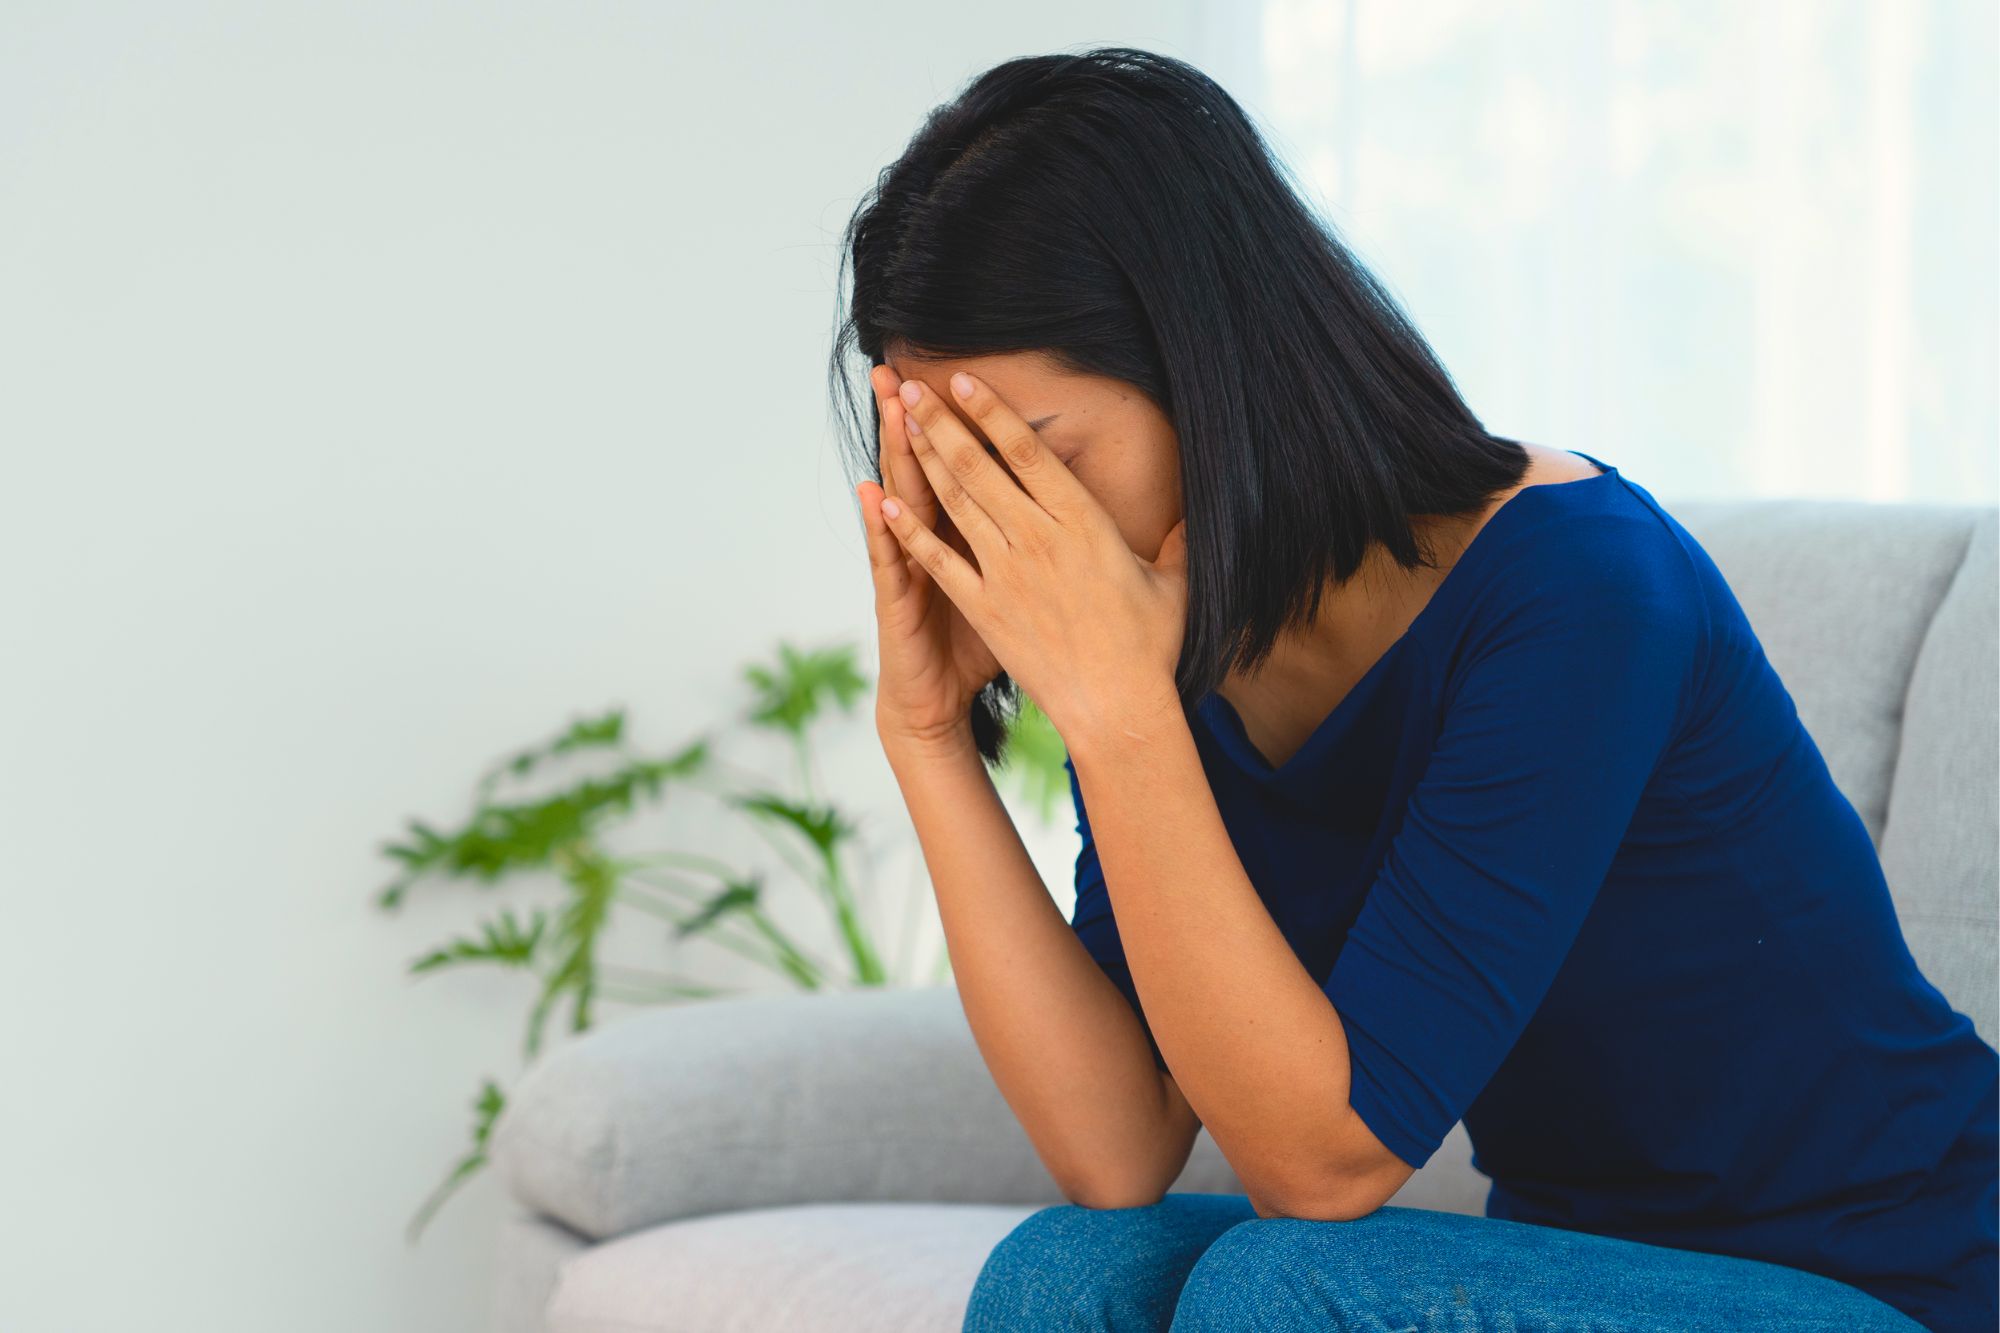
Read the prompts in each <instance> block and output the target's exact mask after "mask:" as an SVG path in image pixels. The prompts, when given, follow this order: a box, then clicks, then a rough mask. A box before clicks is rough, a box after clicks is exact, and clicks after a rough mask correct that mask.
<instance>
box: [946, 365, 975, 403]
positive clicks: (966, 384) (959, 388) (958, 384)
mask: <svg viewBox="0 0 2000 1333" xmlns="http://www.w3.org/2000/svg"><path fill="white" fill-rule="evenodd" d="M951 391H952V392H953V393H955V394H957V395H958V396H959V397H960V398H970V397H972V376H970V375H968V374H966V373H965V372H964V371H962V370H961V371H959V372H958V373H957V374H956V375H953V376H952V377H951Z"/></svg>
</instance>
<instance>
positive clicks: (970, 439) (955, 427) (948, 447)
mask: <svg viewBox="0 0 2000 1333" xmlns="http://www.w3.org/2000/svg"><path fill="white" fill-rule="evenodd" d="M901 393H902V399H903V402H904V403H905V404H906V405H908V407H909V413H908V416H907V418H906V420H907V422H908V424H909V431H910V444H911V447H912V448H913V449H914V450H915V452H916V456H917V461H918V462H919V463H921V464H922V465H923V468H924V473H925V475H926V476H928V477H929V478H930V482H931V489H932V490H933V491H935V492H936V493H937V497H938V502H939V503H940V504H942V505H943V506H944V510H945V512H946V513H947V514H950V515H951V518H952V522H954V523H955V524H957V525H958V530H959V531H960V532H962V533H964V534H965V539H966V540H967V541H969V542H971V543H972V549H973V550H974V551H976V552H978V553H979V557H980V563H981V564H984V563H985V562H986V559H987V554H988V552H989V551H990V552H993V553H996V554H997V553H999V552H1001V551H1003V550H1005V549H1006V548H1007V546H1009V545H1010V544H1011V543H1010V541H1009V536H1008V534H1009V533H1010V532H1024V531H1025V530H1026V529H1027V527H1028V525H1029V524H1030V522H1032V519H1031V518H1030V516H1029V514H1028V512H1027V511H1028V510H1029V509H1032V508H1034V507H1035V504H1034V501H1033V500H1031V499H1029V498H1028V496H1027V495H1025V494H1023V493H1022V491H1021V488H1020V487H1019V486H1016V485H1015V484H1014V479H1013V478H1012V477H1010V476H1008V475H1007V473H1006V470H1005V469H1004V468H1002V467H1001V466H1000V465H999V464H998V463H996V462H994V461H993V460H992V459H991V458H989V457H987V454H986V444H985V442H984V441H983V440H981V439H979V438H978V437H977V436H975V435H974V434H973V433H972V431H971V430H970V429H969V428H968V427H967V426H966V424H965V423H964V422H962V421H960V420H959V419H958V417H957V415H956V414H955V413H953V412H952V410H951V407H950V405H949V404H947V403H946V402H945V401H944V400H943V399H942V398H939V397H938V396H937V395H936V394H935V393H933V392H931V389H930V386H929V385H927V384H925V383H924V382H923V381H922V380H905V381H903V387H902V390H901Z"/></svg>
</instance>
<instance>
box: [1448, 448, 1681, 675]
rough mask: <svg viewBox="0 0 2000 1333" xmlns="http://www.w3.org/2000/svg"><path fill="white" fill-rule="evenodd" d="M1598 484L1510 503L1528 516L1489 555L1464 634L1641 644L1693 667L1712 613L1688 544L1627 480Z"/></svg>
mask: <svg viewBox="0 0 2000 1333" xmlns="http://www.w3.org/2000/svg"><path fill="white" fill-rule="evenodd" d="M1596 480H1598V479H1593V481H1592V482H1589V483H1586V484H1585V485H1584V486H1582V487H1581V488H1575V487H1574V483H1562V484H1558V485H1554V486H1549V487H1530V488H1529V489H1528V490H1526V491H1523V492H1521V493H1520V494H1519V495H1516V496H1515V497H1514V498H1513V499H1512V500H1511V501H1509V503H1510V504H1521V503H1522V502H1524V501H1525V502H1527V504H1528V508H1527V509H1526V510H1524V511H1523V512H1521V513H1520V514H1518V515H1517V516H1516V517H1517V518H1518V519H1519V521H1518V522H1516V523H1514V524H1513V525H1512V526H1511V527H1509V528H1508V529H1507V530H1506V532H1505V534H1504V536H1505V540H1504V541H1503V542H1501V543H1500V544H1499V545H1498V546H1497V548H1496V549H1495V550H1494V551H1493V552H1492V555H1493V557H1494V558H1493V559H1492V561H1491V562H1490V564H1489V567H1488V569H1487V571H1486V574H1487V577H1486V578H1485V580H1484V581H1483V584H1482V586H1481V588H1480V595H1479V597H1478V598H1477V599H1476V602H1477V605H1476V607H1475V608H1474V614H1473V617H1472V622H1473V623H1472V624H1470V625H1468V630H1469V631H1471V633H1472V635H1473V637H1474V638H1475V639H1478V638H1482V637H1483V638H1489V639H1491V638H1496V637H1497V638H1501V639H1507V638H1512V637H1514V636H1515V634H1516V633H1517V632H1518V631H1520V630H1522V629H1529V630H1534V631H1538V632H1542V633H1546V634H1549V635H1552V636H1559V637H1561V638H1564V639H1574V640H1576V641H1578V642H1582V643H1589V642H1591V641H1593V640H1625V641H1637V642H1640V643H1642V644H1644V645H1645V646H1646V647H1648V648H1649V649H1651V650H1653V651H1658V652H1666V653H1671V654H1673V655H1675V656H1678V657H1683V658H1685V659H1687V660H1690V661H1691V660H1693V659H1694V658H1695V657H1697V656H1698V655H1699V654H1700V653H1701V652H1702V650H1703V645H1704V643H1705V641H1706V636H1707V628H1706V627H1707V623H1708V607H1707V601H1706V590H1705V588H1704V586H1703V583H1702V580H1701V578H1700V575H1699V572H1698V570H1697V567H1696V564H1695V561H1694V560H1693V559H1692V557H1691V555H1690V552H1689V551H1688V549H1687V547H1686V545H1685V544H1684V541H1685V540H1686V538H1685V534H1684V533H1683V532H1682V530H1681V529H1680V527H1679V525H1678V524H1677V523H1675V522H1674V521H1673V520H1672V519H1671V518H1670V517H1669V516H1668V515H1667V514H1666V513H1665V512H1664V511H1663V510H1661V509H1660V508H1659V507H1658V505H1657V504H1656V503H1655V502H1654V501H1653V500H1652V497H1651V496H1649V495H1646V494H1644V493H1643V492H1642V491H1641V490H1639V489H1637V488H1635V487H1633V486H1631V485H1630V484H1629V483H1628V482H1627V481H1626V480H1625V479H1624V478H1623V477H1621V476H1616V475H1614V476H1612V477H1610V478H1607V479H1601V480H1604V481H1605V484H1604V485H1603V486H1598V485H1596ZM1538 491H1540V492H1543V493H1541V494H1537V492H1538ZM1564 492H1569V493H1568V494H1565V493H1564Z"/></svg>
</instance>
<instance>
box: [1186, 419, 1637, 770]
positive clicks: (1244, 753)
mask: <svg viewBox="0 0 2000 1333" xmlns="http://www.w3.org/2000/svg"><path fill="white" fill-rule="evenodd" d="M1568 452H1569V453H1573V454H1575V455H1576V456H1577V457H1578V458H1581V459H1584V460H1586V461H1588V462H1590V463H1592V464H1595V465H1596V466H1597V467H1598V468H1600V469H1602V471H1600V472H1598V474H1597V475H1596V476H1593V477H1572V478H1571V479H1570V480H1568V481H1549V482H1538V483H1537V484H1535V485H1533V486H1524V487H1522V488H1521V489H1520V490H1518V491H1516V492H1514V494H1512V495H1510V496H1508V497H1507V499H1506V500H1505V501H1504V502H1503V503H1502V504H1501V506H1500V507H1499V508H1498V509H1496V510H1494V511H1493V512H1492V514H1490V515H1489V516H1488V517H1487V519H1486V522H1484V523H1482V524H1481V525H1480V527H1479V531H1477V532H1475V533H1473V534H1472V540H1471V541H1469V542H1467V543H1466V544H1465V549H1464V550H1462V551H1460V552H1459V553H1458V559H1457V560H1455V561H1453V562H1452V566H1451V569H1450V570H1449V571H1447V572H1446V574H1445V576H1444V578H1443V579H1441V580H1439V582H1438V586H1437V587H1435V588H1433V589H1432V590H1431V595H1430V597H1429V599H1428V600H1426V601H1425V602H1424V604H1423V605H1422V606H1421V607H1419V608H1418V609H1417V614H1416V616H1415V617H1414V618H1412V619H1411V621H1410V623H1409V624H1408V625H1406V626H1404V628H1403V632H1402V633H1401V634H1399V635H1397V636H1396V638H1395V641H1394V642H1392V643H1391V644H1390V645H1389V646H1388V647H1387V648H1385V649H1383V651H1382V655H1381V656H1379V657H1377V658H1376V659H1375V660H1374V662H1372V663H1371V664H1370V665H1369V667H1368V670H1366V671H1364V672H1362V673H1361V679H1359V680H1357V681H1355V682H1354V685H1353V687H1352V688H1350V689H1349V690H1348V691H1347V693H1346V694H1344V695H1342V696H1341V697H1340V702H1338V703H1336V704H1335V705H1334V706H1333V710H1332V711H1331V712H1329V713H1328V714H1327V715H1326V716H1325V717H1324V718H1322V719H1320V721H1319V724H1318V725H1317V726H1315V727H1314V728H1313V729H1312V731H1311V733H1310V734H1308V735H1307V736H1306V738H1305V740H1304V741H1303V742H1301V743H1300V745H1299V747H1298V749H1296V750H1294V751H1293V752H1292V754H1291V756H1290V757H1289V758H1287V759H1286V760H1285V762H1284V763H1282V764H1280V765H1278V766H1277V767H1276V768H1273V767H1271V764H1270V762H1269V761H1268V760H1266V759H1265V758H1264V756H1263V753H1262V752H1261V751H1259V750H1258V749H1257V747H1256V746H1255V745H1252V744H1251V743H1250V733H1249V731H1248V730H1247V729H1245V727H1244V725H1243V719H1242V717H1241V716H1240V715H1239V714H1238V713H1237V711H1236V706H1235V705H1234V704H1232V703H1230V702H1229V700H1228V699H1226V698H1224V697H1223V696H1222V694H1221V693H1220V692H1218V691H1214V690H1211V691H1210V692H1209V693H1208V695H1207V696H1206V697H1205V698H1203V699H1202V700H1201V702H1200V703H1199V704H1198V705H1197V707H1196V711H1197V712H1198V713H1200V714H1202V715H1204V716H1205V717H1206V719H1207V722H1208V729H1209V732H1210V734H1212V735H1213V736H1215V738H1216V739H1217V741H1218V742H1220V744H1221V745H1222V747H1223V749H1224V750H1225V751H1226V752H1227V753H1228V755H1229V757H1230V759H1231V760H1232V761H1234V763H1235V764H1236V767H1237V768H1239V769H1241V770H1242V771H1243V772H1244V773H1246V774H1248V775H1249V776H1251V777H1253V778H1255V779H1257V780H1258V781H1260V782H1266V783H1271V782H1282V781H1283V780H1284V779H1286V778H1287V777H1290V776H1292V775H1294V774H1297V773H1299V772H1301V771H1303V769H1304V767H1305V766H1306V765H1308V764H1310V762H1311V758H1312V755H1313V754H1314V752H1316V751H1317V750H1319V749H1321V748H1323V747H1324V746H1325V745H1326V744H1327V743H1328V740H1329V738H1330V737H1331V736H1333V735H1334V734H1335V732H1336V731H1338V730H1339V729H1340V728H1339V724H1340V723H1341V722H1342V721H1343V720H1344V719H1345V717H1346V716H1347V715H1348V714H1350V713H1351V712H1352V711H1353V708H1352V707H1351V706H1350V705H1353V702H1354V700H1356V699H1358V698H1360V697H1362V696H1364V695H1365V694H1366V693H1367V692H1368V691H1369V690H1370V689H1371V688H1372V687H1373V685H1374V684H1375V683H1376V681H1377V680H1378V679H1379V678H1380V677H1381V675H1382V674H1383V671H1384V670H1385V668H1386V667H1387V665H1388V663H1389V661H1390V659H1391V658H1393V657H1395V656H1397V654H1398V650H1400V649H1401V648H1402V647H1403V645H1404V644H1406V643H1408V642H1410V641H1411V640H1412V639H1413V638H1415V637H1416V634H1417V629H1418V627H1419V626H1421V625H1423V624H1424V623H1425V622H1426V621H1429V620H1433V619H1435V618H1436V615H1435V611H1436V608H1437V607H1438V604H1439V603H1440V602H1442V601H1443V600H1444V596H1445V593H1446V590H1447V589H1450V588H1451V587H1452V586H1453V585H1454V584H1459V583H1463V582H1465V580H1464V579H1462V578H1461V577H1460V575H1461V573H1462V572H1463V571H1464V569H1465V567H1466V563H1467V561H1468V560H1470V559H1471V558H1472V556H1473V553H1474V552H1476V551H1478V550H1479V549H1480V548H1481V544H1482V543H1485V544H1486V545H1489V546H1490V545H1491V544H1492V543H1490V542H1486V536H1487V534H1488V533H1490V532H1491V531H1492V530H1493V527H1494V525H1495V524H1497V523H1499V522H1500V516H1501V515H1502V514H1505V513H1506V512H1507V511H1508V510H1510V509H1513V508H1515V507H1516V506H1517V505H1519V504H1520V502H1521V497H1522V496H1524V495H1529V494H1532V493H1533V492H1535V491H1560V490H1566V489H1568V488H1570V487H1575V486H1589V485H1590V483H1592V482H1599V481H1604V480H1607V479H1609V478H1613V477H1616V476H1617V475H1618V469H1617V468H1616V467H1614V466H1612V465H1611V464H1610V463H1607V462H1605V461H1604V460H1603V459H1601V458H1595V457H1593V456H1591V455H1590V454H1587V453H1585V452H1583V450H1581V449H1571V450H1568ZM1218 724H1219V725H1218Z"/></svg>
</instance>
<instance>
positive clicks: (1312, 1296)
mask: <svg viewBox="0 0 2000 1333" xmlns="http://www.w3.org/2000/svg"><path fill="white" fill-rule="evenodd" d="M1421 1232H1422V1227H1421V1225H1418V1224H1414V1223H1413V1222H1412V1220H1411V1219H1410V1218H1408V1217H1406V1216H1404V1210H1401V1209H1394V1208H1383V1209H1377V1210H1376V1211H1375V1212H1373V1213H1370V1214H1369V1215H1368V1216H1366V1217H1363V1218H1357V1219H1355V1220H1354V1221H1351V1222H1324V1221H1314V1220H1310V1219H1305V1218H1296V1217H1258V1218H1253V1219H1251V1220H1250V1221H1247V1222H1242V1223H1239V1224H1237V1225H1236V1226H1234V1227H1231V1228H1230V1229H1229V1230H1228V1231H1226V1232H1224V1233H1223V1234H1222V1235H1221V1236H1219V1237H1217V1238H1216V1241H1215V1243H1214V1244H1213V1245H1211V1246H1209V1247H1208V1249H1207V1251H1206V1252H1205V1253H1203V1254H1202V1256H1201V1258H1200V1260H1199V1261H1198V1262H1197V1263H1196V1264H1195V1266H1194V1267H1193V1269H1191V1270H1190V1271H1189V1273H1188V1278H1187V1282H1186V1283H1185V1284H1184V1285H1183V1286H1182V1288H1181V1294H1180V1301H1179V1303H1178V1304H1177V1305H1176V1307H1175V1310H1174V1319H1173V1325H1172V1333H1216V1331H1217V1330H1225V1329H1239V1328H1271V1329H1288V1328H1302V1329H1304V1328H1312V1329H1322V1328H1325V1329H1349V1328H1368V1329H1372V1328H1379V1327H1382V1325H1381V1324H1380V1323H1379V1322H1376V1316H1375V1312H1377V1311H1380V1310H1382V1309H1384V1308H1387V1305H1386V1300H1387V1297H1388V1294H1389V1292H1390V1291H1392V1290H1393V1289H1394V1288H1395V1287H1396V1285H1397V1277H1396V1274H1397V1273H1398V1272H1399V1271H1400V1269H1401V1267H1402V1266H1403V1265H1404V1264H1405V1263H1407V1262H1417V1263H1422V1262H1423V1256H1422V1249H1421V1247H1422V1242H1423V1237H1422V1235H1421Z"/></svg>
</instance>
